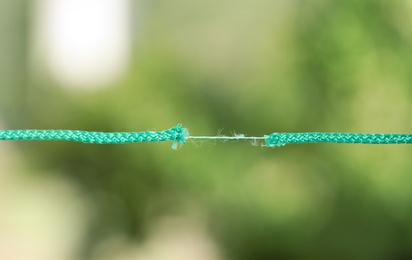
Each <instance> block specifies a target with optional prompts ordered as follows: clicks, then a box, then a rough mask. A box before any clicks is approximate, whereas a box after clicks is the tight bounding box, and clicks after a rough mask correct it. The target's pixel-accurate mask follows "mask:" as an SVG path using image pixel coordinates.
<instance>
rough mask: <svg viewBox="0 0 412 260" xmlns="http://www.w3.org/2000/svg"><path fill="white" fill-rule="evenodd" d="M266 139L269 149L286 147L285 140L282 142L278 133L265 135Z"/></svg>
mask: <svg viewBox="0 0 412 260" xmlns="http://www.w3.org/2000/svg"><path fill="white" fill-rule="evenodd" d="M264 138H265V142H266V146H267V147H281V146H285V145H286V143H285V142H284V140H282V138H280V136H279V134H278V133H273V134H270V135H265V136H264Z"/></svg>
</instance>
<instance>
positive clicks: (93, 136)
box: [0, 124, 412, 149]
mask: <svg viewBox="0 0 412 260" xmlns="http://www.w3.org/2000/svg"><path fill="white" fill-rule="evenodd" d="M186 139H200V140H202V139H204V140H223V141H227V140H252V141H254V142H257V141H260V140H263V139H264V140H265V142H266V146H269V147H274V146H284V145H286V144H301V143H346V144H410V143H412V134H357V133H272V134H270V135H265V136H263V137H253V136H245V135H236V136H189V134H188V132H187V129H185V128H182V125H181V124H179V125H177V126H175V127H172V128H170V129H167V130H163V131H159V132H154V131H146V132H111V133H110V132H88V131H79V130H0V140H45V141H50V140H62V141H75V142H83V143H92V144H125V143H136V142H161V141H174V143H173V146H172V148H173V149H176V148H177V146H178V145H179V144H185V143H186Z"/></svg>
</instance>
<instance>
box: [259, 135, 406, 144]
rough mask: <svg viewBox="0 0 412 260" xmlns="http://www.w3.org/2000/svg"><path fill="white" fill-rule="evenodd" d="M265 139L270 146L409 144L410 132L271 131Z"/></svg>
mask: <svg viewBox="0 0 412 260" xmlns="http://www.w3.org/2000/svg"><path fill="white" fill-rule="evenodd" d="M265 140H266V145H267V146H271V147H273V146H284V145H286V144H301V143H338V144H341V143H345V144H410V143H412V134H354V133H273V134H270V135H265Z"/></svg>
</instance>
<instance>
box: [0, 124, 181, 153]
mask: <svg viewBox="0 0 412 260" xmlns="http://www.w3.org/2000/svg"><path fill="white" fill-rule="evenodd" d="M187 134H188V133H187V130H186V129H184V128H182V125H181V124H179V125H177V126H175V127H172V128H170V129H167V130H163V131H159V132H154V131H146V132H112V133H110V132H88V131H79V130H0V140H10V141H12V140H27V141H29V140H41V141H58V140H60V141H75V142H82V143H90V144H125V143H138V142H161V141H174V143H173V146H172V148H173V149H176V148H177V146H178V144H179V143H180V144H185V143H186V136H187Z"/></svg>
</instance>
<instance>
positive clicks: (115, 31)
mask: <svg viewBox="0 0 412 260" xmlns="http://www.w3.org/2000/svg"><path fill="white" fill-rule="evenodd" d="M33 10H34V16H33V18H34V28H33V29H34V48H35V52H36V57H37V60H36V61H34V65H40V66H45V68H46V70H47V72H48V73H50V74H51V76H52V78H53V79H55V80H56V81H57V82H58V83H60V84H61V85H62V86H66V87H74V88H92V89H98V88H100V87H104V86H107V85H109V84H111V83H113V82H114V81H116V80H117V79H119V77H121V76H122V74H123V73H124V72H125V70H126V68H127V65H128V57H129V54H130V48H131V43H130V41H131V36H130V34H131V28H130V25H131V21H130V19H131V14H130V12H131V3H130V0H36V2H35V5H34V9H33ZM36 67H37V66H36Z"/></svg>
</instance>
